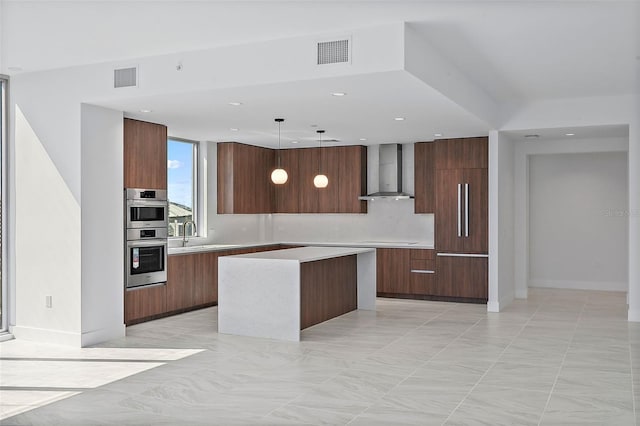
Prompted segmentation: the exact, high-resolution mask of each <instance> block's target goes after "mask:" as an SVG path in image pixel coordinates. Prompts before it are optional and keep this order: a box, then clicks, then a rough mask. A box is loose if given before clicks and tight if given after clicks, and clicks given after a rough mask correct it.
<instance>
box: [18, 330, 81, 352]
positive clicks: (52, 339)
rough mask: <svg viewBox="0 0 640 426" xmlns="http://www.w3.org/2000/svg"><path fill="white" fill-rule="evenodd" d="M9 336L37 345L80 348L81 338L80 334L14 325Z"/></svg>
mask: <svg viewBox="0 0 640 426" xmlns="http://www.w3.org/2000/svg"><path fill="white" fill-rule="evenodd" d="M9 331H10V332H11V334H13V335H14V337H15V338H16V339H18V340H29V341H32V342H38V343H50V344H53V345H64V346H73V347H78V348H79V347H81V346H80V345H81V343H82V336H81V335H80V333H72V332H69V331H60V330H49V329H46V328H36V327H24V326H19V325H15V326H13V327H11V328H10V329H9Z"/></svg>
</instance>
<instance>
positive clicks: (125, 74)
mask: <svg viewBox="0 0 640 426" xmlns="http://www.w3.org/2000/svg"><path fill="white" fill-rule="evenodd" d="M136 86H138V67H131V68H120V69H116V70H114V71H113V87H114V88H115V89H118V88H120V87H136Z"/></svg>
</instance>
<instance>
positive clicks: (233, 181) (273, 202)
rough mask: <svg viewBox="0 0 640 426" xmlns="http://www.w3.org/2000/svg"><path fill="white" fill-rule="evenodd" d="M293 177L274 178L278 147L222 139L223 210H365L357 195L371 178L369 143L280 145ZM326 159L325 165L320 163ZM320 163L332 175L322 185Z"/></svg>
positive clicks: (220, 205) (220, 206) (220, 203)
mask: <svg viewBox="0 0 640 426" xmlns="http://www.w3.org/2000/svg"><path fill="white" fill-rule="evenodd" d="M279 155H280V161H281V165H282V167H283V168H284V169H285V170H286V171H287V174H288V176H289V179H288V180H287V182H286V183H285V184H283V185H275V184H273V183H272V182H271V172H272V171H273V169H274V168H275V167H276V165H277V158H278V152H277V151H274V150H271V149H267V148H259V147H253V146H250V145H243V144H239V143H235V142H229V143H219V144H218V213H366V212H367V203H366V202H365V201H360V200H358V197H359V196H360V195H362V194H364V193H365V191H366V182H367V176H366V174H367V149H366V147H364V146H359V145H358V146H341V147H329V148H322V149H320V148H303V149H287V150H281V151H280V153H279ZM320 161H322V166H321V164H320ZM320 167H322V172H323V173H324V174H326V175H327V177H328V178H329V185H328V186H327V187H326V188H323V189H318V188H316V187H315V186H314V185H313V178H314V177H315V176H316V175H317V174H318V172H319V170H320Z"/></svg>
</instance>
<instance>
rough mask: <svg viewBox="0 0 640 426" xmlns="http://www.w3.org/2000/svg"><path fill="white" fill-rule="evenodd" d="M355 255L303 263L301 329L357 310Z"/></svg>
mask: <svg viewBox="0 0 640 426" xmlns="http://www.w3.org/2000/svg"><path fill="white" fill-rule="evenodd" d="M357 268H358V263H357V259H356V255H351V256H340V257H336V258H332V259H325V260H318V261H315V262H305V263H302V264H300V328H301V329H305V328H307V327H311V326H312V325H315V324H319V323H321V322H323V321H327V320H329V319H331V318H335V317H337V316H340V315H343V314H346V313H347V312H350V311H354V310H356V309H358V290H357V285H358V273H357Z"/></svg>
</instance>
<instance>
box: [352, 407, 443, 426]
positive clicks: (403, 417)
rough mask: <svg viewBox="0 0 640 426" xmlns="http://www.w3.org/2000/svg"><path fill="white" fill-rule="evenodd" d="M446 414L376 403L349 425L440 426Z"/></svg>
mask: <svg viewBox="0 0 640 426" xmlns="http://www.w3.org/2000/svg"><path fill="white" fill-rule="evenodd" d="M446 419H447V415H445V414H442V415H434V414H433V413H430V414H427V413H425V412H423V411H414V410H409V409H406V408H398V407H396V406H390V405H386V404H382V405H376V406H374V407H371V408H369V409H367V410H366V411H365V412H364V413H362V414H360V415H359V416H358V417H356V418H355V419H353V420H352V421H351V422H350V423H349V426H389V425H394V426H440V425H442V424H443V423H444V421H445V420H446Z"/></svg>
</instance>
